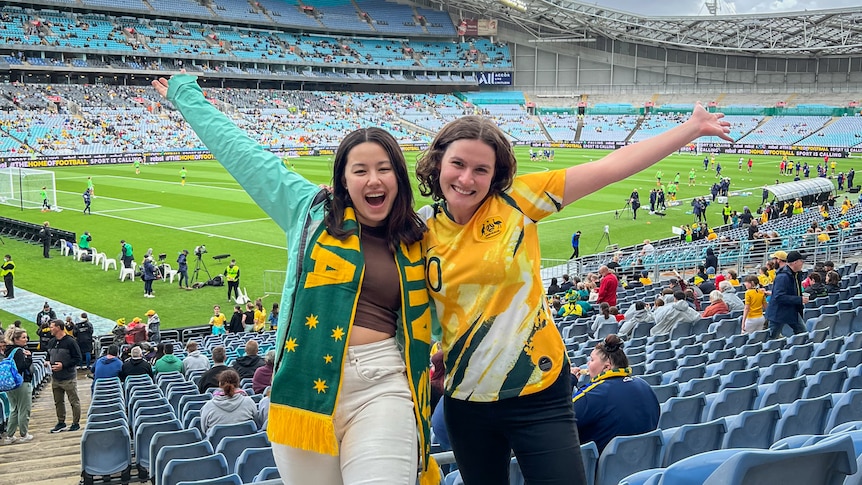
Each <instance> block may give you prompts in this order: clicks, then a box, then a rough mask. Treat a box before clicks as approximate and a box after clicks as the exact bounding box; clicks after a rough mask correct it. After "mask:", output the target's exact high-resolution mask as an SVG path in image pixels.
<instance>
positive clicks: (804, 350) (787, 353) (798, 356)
mask: <svg viewBox="0 0 862 485" xmlns="http://www.w3.org/2000/svg"><path fill="white" fill-rule="evenodd" d="M799 335H805V334H799ZM806 337H807V335H806ZM813 353H814V342H809V343H807V344H801V345H794V346H792V347H789V348H786V349H784V350H782V351H781V362H790V361H793V360H797V361H799V362H802V361H805V360H808V359H810V358H811V354H813Z"/></svg>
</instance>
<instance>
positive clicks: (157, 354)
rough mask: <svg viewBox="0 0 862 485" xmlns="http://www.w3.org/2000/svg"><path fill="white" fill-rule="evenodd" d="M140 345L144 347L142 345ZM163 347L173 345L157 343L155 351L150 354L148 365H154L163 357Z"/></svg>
mask: <svg viewBox="0 0 862 485" xmlns="http://www.w3.org/2000/svg"><path fill="white" fill-rule="evenodd" d="M141 345H144V344H143V343H142V344H141ZM165 345H173V344H165V343H164V342H159V343H158V344H156V349H155V351H154V352H152V353H151V355H150V357H149V359H147V361H148V362H149V363H150V365H153V366H154V365H156V362H157V361H158V360H159V359H161V358H162V357H164V356H165Z"/></svg>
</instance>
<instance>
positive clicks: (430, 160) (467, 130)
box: [416, 116, 518, 200]
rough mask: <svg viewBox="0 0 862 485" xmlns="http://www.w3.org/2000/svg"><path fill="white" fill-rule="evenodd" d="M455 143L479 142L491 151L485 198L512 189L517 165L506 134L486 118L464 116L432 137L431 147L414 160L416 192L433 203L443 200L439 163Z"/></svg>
mask: <svg viewBox="0 0 862 485" xmlns="http://www.w3.org/2000/svg"><path fill="white" fill-rule="evenodd" d="M458 140H479V141H481V142H483V143H485V144H487V145H488V146H490V147H491V148H492V149H494V158H495V160H494V178H493V179H492V180H491V187H490V189H489V190H488V195H498V194H502V193H503V192H505V191H506V190H508V189H509V187H511V186H512V180H513V179H514V178H515V172H516V171H517V168H518V166H517V161H516V160H515V154H514V152H513V151H512V145H511V144H510V143H509V140H508V139H507V138H506V135H505V134H504V133H503V131H502V130H501V129H500V128H499V127H498V126H497V125H495V124H494V122H493V121H491V120H489V119H487V118H483V117H481V116H464V117H463V118H458V119H457V120H455V121H452V122H449V123H448V124H447V125H446V126H444V127H443V128H442V129H441V130H440V131H439V132H438V133H437V136H435V137H434V141H432V142H431V146H429V147H428V149H427V150H425V151H424V152H423V153H422V155H420V156H419V159H418V160H417V161H416V178H417V179H418V180H419V193H421V194H422V195H425V196H429V195H430V196H431V198H432V199H434V200H441V199H443V190H442V188H441V187H440V163H441V162H442V161H443V155H444V154H445V153H446V150H448V149H449V146H450V145H452V143H453V142H456V141H458Z"/></svg>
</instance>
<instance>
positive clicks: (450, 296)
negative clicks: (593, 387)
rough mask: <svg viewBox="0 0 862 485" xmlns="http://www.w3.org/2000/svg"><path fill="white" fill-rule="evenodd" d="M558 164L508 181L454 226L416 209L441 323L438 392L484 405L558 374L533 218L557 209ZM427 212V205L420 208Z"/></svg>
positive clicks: (439, 212)
mask: <svg viewBox="0 0 862 485" xmlns="http://www.w3.org/2000/svg"><path fill="white" fill-rule="evenodd" d="M565 178H566V174H565V170H555V171H551V172H543V173H537V174H530V175H524V176H521V177H517V178H515V180H514V182H513V184H512V188H511V189H509V191H508V192H506V193H505V194H503V195H500V196H492V197H488V198H487V199H486V200H485V201H484V202H483V203H482V205H481V206H480V207H479V209H478V210H477V211H476V213H475V214H473V217H472V218H471V219H470V221H469V222H467V223H466V224H464V225H460V224H457V223H455V222H454V221H453V220H452V218H451V217H450V216H449V215H448V214H447V212H446V208H445V204H443V203H438V204H435V205H434V207H433V208H427V207H426V208H423V210H422V211H421V213H422V214H423V215H424V216H425V219H427V220H426V223H427V225H428V229H429V230H428V232H426V235H425V241H426V245H425V246H426V247H427V248H428V249H427V252H426V276H427V283H428V289H429V290H430V294H431V297H432V298H433V299H434V303H435V305H436V310H437V316H438V319H439V321H440V324H441V326H442V329H443V340H442V343H443V351H444V360H445V363H446V381H445V389H446V394H447V395H449V396H451V397H452V398H455V399H461V400H467V401H480V402H489V401H497V400H500V399H507V398H511V397H516V396H522V395H527V394H533V393H535V392H538V391H541V390H543V389H545V388H547V387H548V386H550V385H551V384H552V383H553V382H554V381H556V379H557V378H558V377H559V376H560V372H561V370H562V366H563V364H564V362H565V359H566V352H565V346H564V345H563V340H562V338H561V337H560V333H559V332H558V331H557V327H556V326H555V325H554V320H553V318H552V317H551V314H550V311H549V308H548V304H547V300H546V299H545V288H544V287H543V286H542V280H541V278H540V276H539V275H540V272H539V262H540V258H541V252H540V249H539V237H538V232H537V227H536V223H537V222H538V221H539V220H541V219H542V218H544V217H546V216H548V215H550V214H553V213H556V212H558V211H559V210H560V209H561V208H562V201H563V190H564V186H565ZM427 209H431V210H427Z"/></svg>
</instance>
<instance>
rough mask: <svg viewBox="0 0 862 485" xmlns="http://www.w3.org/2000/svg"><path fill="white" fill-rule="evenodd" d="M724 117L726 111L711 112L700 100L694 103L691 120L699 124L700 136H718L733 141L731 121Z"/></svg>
mask: <svg viewBox="0 0 862 485" xmlns="http://www.w3.org/2000/svg"><path fill="white" fill-rule="evenodd" d="M722 118H724V113H710V112H708V111H707V110H706V109H704V107H703V105H702V104H700V103H699V102H698V103H697V104H695V105H694V111H692V113H691V118H690V120H691V121H692V122H694V123H697V124H698V131H699V132H700V136H717V137H719V138H721V139H722V140H727V141H729V142H733V141H734V139H733V138H731V137H730V122H729V121H725V120H723V119H722Z"/></svg>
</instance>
